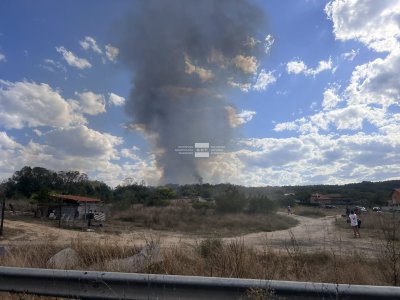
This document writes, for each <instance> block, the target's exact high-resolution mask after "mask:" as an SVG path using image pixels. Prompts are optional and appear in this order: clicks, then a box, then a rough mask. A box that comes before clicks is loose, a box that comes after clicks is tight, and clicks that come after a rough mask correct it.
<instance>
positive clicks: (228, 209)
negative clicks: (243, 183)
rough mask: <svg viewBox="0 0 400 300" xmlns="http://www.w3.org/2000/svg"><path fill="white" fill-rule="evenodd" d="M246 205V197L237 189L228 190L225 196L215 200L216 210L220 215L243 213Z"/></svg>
mask: <svg viewBox="0 0 400 300" xmlns="http://www.w3.org/2000/svg"><path fill="white" fill-rule="evenodd" d="M246 204H247V199H246V197H245V196H244V195H243V194H242V193H241V192H239V190H238V189H237V188H235V187H230V188H228V189H227V190H226V191H225V193H224V194H222V195H220V196H218V197H217V198H215V206H216V207H215V208H216V210H217V211H218V212H220V213H239V212H242V211H243V210H244V208H245V206H246Z"/></svg>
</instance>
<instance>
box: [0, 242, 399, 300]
mask: <svg viewBox="0 0 400 300" xmlns="http://www.w3.org/2000/svg"><path fill="white" fill-rule="evenodd" d="M149 243H154V240H152V239H151V237H150V238H149ZM69 246H70V247H72V248H73V249H75V250H76V251H77V252H78V253H79V255H80V257H81V258H82V262H81V265H79V266H77V267H76V268H75V269H85V270H88V269H89V270H99V271H118V270H108V269H104V267H103V266H104V265H105V264H104V263H105V262H106V261H109V260H111V259H115V258H125V257H129V256H132V255H134V254H136V253H138V251H139V248H137V247H132V246H127V245H123V244H111V243H109V242H106V241H104V242H99V243H98V244H96V245H93V244H89V243H87V242H85V241H83V240H74V241H72V242H71V244H70V245H69ZM397 246H399V245H397ZM59 250H61V248H60V247H59V246H54V245H51V244H42V245H29V246H12V247H10V248H8V250H7V252H6V255H5V256H4V257H2V258H0V264H1V265H2V266H14V267H33V268H46V267H48V265H47V264H46V262H47V261H48V259H49V258H50V257H51V256H53V255H54V254H55V253H57V252H58V251H59ZM162 255H163V258H164V259H163V261H162V262H160V263H156V264H153V265H150V266H146V268H145V269H143V270H140V272H143V273H154V274H170V275H171V274H173V275H196V276H215V277H233V278H255V279H270V280H291V281H311V282H331V283H344V284H366V285H391V284H393V282H392V281H393V280H392V279H393V277H392V276H391V275H390V274H389V276H388V274H387V270H388V269H390V266H389V265H390V264H391V262H390V261H387V260H386V261H385V260H382V257H372V258H371V257H367V256H366V255H363V253H362V252H355V253H351V254H346V255H344V254H342V253H335V252H334V251H332V250H327V251H318V252H314V253H310V252H306V251H304V250H303V249H302V248H301V246H299V244H298V243H297V242H296V239H295V237H294V236H292V241H291V242H290V243H288V245H286V247H284V248H283V249H282V250H281V251H280V252H276V251H273V250H272V248H270V247H269V246H268V245H267V244H266V245H265V246H264V249H262V250H256V249H255V248H252V247H248V246H246V245H245V243H244V242H243V240H241V239H235V240H233V241H230V242H226V243H224V242H223V241H222V240H220V239H205V240H202V241H201V242H198V243H197V244H195V245H187V244H177V245H175V246H172V247H169V248H162ZM127 271H128V272H129V270H127ZM133 271H137V270H132V272H133ZM253 292H254V293H257V291H253ZM0 296H1V297H2V298H1V299H55V298H38V297H36V298H35V297H33V296H21V297H19V296H18V297H17V296H15V295H9V294H5V293H3V294H0Z"/></svg>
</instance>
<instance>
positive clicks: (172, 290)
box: [0, 267, 400, 300]
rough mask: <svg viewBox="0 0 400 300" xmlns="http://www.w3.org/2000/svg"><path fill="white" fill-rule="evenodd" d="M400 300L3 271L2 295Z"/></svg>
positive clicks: (371, 293) (279, 286)
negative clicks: (263, 292) (12, 293)
mask: <svg viewBox="0 0 400 300" xmlns="http://www.w3.org/2000/svg"><path fill="white" fill-rule="evenodd" d="M249 290H253V291H256V292H255V293H256V294H257V295H263V294H262V291H263V290H265V291H267V293H266V294H264V296H265V298H261V299H363V300H367V299H400V287H386V286H363V285H345V284H338V285H337V284H328V283H312V282H292V281H276V280H256V279H235V278H218V277H197V276H176V275H155V274H134V273H113V272H94V271H92V272H86V271H72V270H52V269H51V270H50V269H28V268H11V267H0V291H6V292H17V293H27V294H36V295H42V296H58V297H65V298H75V299H76V298H78V299H165V300H169V299H196V300H197V299H207V300H212V299H252V296H251V293H248V292H249Z"/></svg>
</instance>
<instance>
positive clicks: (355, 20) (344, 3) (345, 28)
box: [325, 0, 400, 52]
mask: <svg viewBox="0 0 400 300" xmlns="http://www.w3.org/2000/svg"><path fill="white" fill-rule="evenodd" d="M325 12H326V14H327V15H328V18H329V19H331V20H332V22H333V32H334V34H335V37H336V38H337V39H338V40H341V41H347V40H357V41H360V42H362V43H364V44H365V45H366V46H368V47H369V48H371V49H374V50H375V51H379V52H382V51H389V52H390V51H392V50H394V49H398V48H399V39H400V30H399V18H400V1H398V0H385V1H384V0H380V1H376V0H335V1H331V2H329V3H328V4H327V5H326V7H325Z"/></svg>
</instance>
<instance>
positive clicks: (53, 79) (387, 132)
mask: <svg viewBox="0 0 400 300" xmlns="http://www.w3.org/2000/svg"><path fill="white" fill-rule="evenodd" d="M168 1H170V0H164V1H153V2H152V3H153V5H155V6H157V5H161V3H164V5H165V3H168ZM177 1H178V2H179V0H177ZM182 1H183V0H182ZM136 2H138V1H136ZM136 2H135V1H122V0H117V1H106V0H98V1H94V0H91V1H66V0H59V1H51V0H40V1H28V0H21V1H13V0H3V1H1V2H0V179H6V178H8V177H10V176H11V175H12V174H13V173H14V172H15V171H17V170H19V169H21V168H22V167H24V166H32V167H34V166H40V167H45V168H47V169H51V170H54V171H61V170H79V171H81V172H84V173H87V174H88V175H89V177H90V178H91V179H96V180H101V181H104V182H105V183H107V184H109V185H110V186H113V187H114V186H117V185H119V184H122V183H123V182H124V179H126V178H131V179H132V180H134V181H137V182H140V181H144V182H145V183H146V184H148V185H157V184H160V183H163V178H164V179H165V172H166V171H168V170H167V168H171V164H169V165H168V167H166V163H165V159H166V158H168V159H169V158H170V157H174V158H176V160H175V159H174V161H173V165H175V166H177V167H176V168H177V169H176V170H178V172H179V171H180V169H179V165H180V163H179V160H180V159H182V164H183V162H184V161H186V160H187V157H188V155H192V156H190V157H193V161H194V162H195V165H201V168H199V169H198V171H199V173H200V175H199V176H201V178H202V181H203V182H209V183H226V182H230V183H234V184H240V185H246V186H267V185H270V186H271V185H274V186H275V185H279V186H281V185H308V184H344V183H352V182H360V181H366V180H367V181H383V180H391V179H399V178H400V176H399V174H400V72H399V70H400V0H380V1H375V0H332V1H323V0H318V1H317V0H314V1H313V0H282V1H262V0H259V1H248V2H249V3H250V4H251V5H252V6H254V7H256V8H257V11H259V12H260V13H261V14H262V15H263V18H264V19H265V22H260V25H259V26H258V27H257V28H254V30H253V31H254V32H255V35H248V36H247V37H246V39H245V40H243V41H240V43H241V44H240V45H239V46H241V47H242V48H243V47H244V46H245V47H247V48H248V49H250V50H253V48H257V49H258V50H260V51H258V52H257V55H253V54H247V53H246V54H244V53H239V52H238V53H235V54H234V55H233V56H231V57H228V56H227V54H226V53H221V52H218V49H215V48H212V47H211V46H210V47H208V46H209V45H207V44H206V45H199V47H201V49H205V53H207V55H208V56H207V57H202V58H204V59H202V60H200V59H196V57H195V54H194V53H195V52H196V51H194V52H193V53H189V52H185V51H184V50H183V49H176V53H177V54H178V56H177V57H178V58H179V59H180V58H181V62H180V63H181V65H182V66H183V67H182V69H181V71H182V74H183V76H186V77H187V78H189V79H196V80H197V81H196V85H200V84H201V88H202V89H203V90H204V89H207V87H210V86H212V87H213V88H214V87H215V82H218V95H217V94H215V95H214V94H213V95H212V96H210V97H215V99H217V98H221V99H222V98H223V102H220V103H224V105H225V104H226V106H218V107H219V108H221V107H225V108H226V112H220V113H219V114H220V115H221V120H224V118H225V117H227V120H228V121H227V122H228V125H229V127H230V135H229V143H228V144H226V143H225V141H224V142H223V143H222V141H221V144H223V145H222V146H223V151H222V152H221V153H219V154H218V155H216V154H215V155H213V153H212V150H210V149H212V147H214V146H221V145H218V141H214V140H213V141H212V143H211V144H210V145H209V146H208V147H210V148H209V149H206V151H208V152H210V156H209V157H207V158H204V157H203V158H194V154H193V153H192V154H182V153H180V152H179V151H177V150H179V147H182V146H192V150H193V149H194V150H193V151H197V150H196V148H193V146H194V145H193V143H192V142H193V140H190V142H188V143H187V145H181V144H178V143H177V144H176V145H175V147H176V148H178V149H171V148H165V147H164V144H163V143H161V142H160V138H159V135H161V134H165V132H168V134H170V137H171V139H172V138H173V137H174V136H175V135H179V134H180V133H181V132H186V131H187V130H188V129H187V128H185V127H186V126H185V125H183V126H182V125H181V126H180V128H179V127H178V128H176V127H173V128H174V129H173V130H170V131H166V130H164V129H163V127H165V126H169V125H168V124H164V123H162V124H161V125H162V126H161V127H157V126H153V125H154V123H151V124H150V125H149V124H147V125H146V126H144V125H143V124H142V123H140V124H139V123H138V119H140V117H141V115H140V111H141V110H142V108H143V107H139V106H138V103H139V102H138V101H137V98H135V97H138V96H137V95H138V93H137V91H138V90H139V89H140V88H143V87H140V86H139V83H138V82H140V81H138V80H137V78H141V77H140V76H143V74H141V72H143V73H146V72H147V71H146V70H145V71H143V70H144V69H143V68H146V65H147V61H146V60H144V63H141V66H140V68H139V67H138V66H139V63H140V57H139V58H138V57H135V59H132V63H131V60H129V59H127V57H129V55H130V53H131V52H135V53H136V52H140V51H139V50H137V51H136V50H135V49H142V50H143V49H146V48H145V47H144V46H143V47H142V45H141V43H140V45H138V44H134V45H133V46H131V47H132V49H133V50H132V49H131V48H126V43H124V42H122V40H127V39H128V40H129V39H130V35H131V34H132V35H135V34H136V35H138V33H142V32H143V30H144V32H146V28H147V27H145V29H141V28H140V29H139V28H137V27H134V26H138V24H139V23H135V22H134V21H131V18H137V19H145V20H148V19H149V18H148V17H147V16H146V15H142V14H145V13H146V12H145V10H143V11H142V10H141V9H140V5H136V4H137V3H136ZM175 2H176V1H175ZM171 3H172V2H171ZM175 4H176V3H175ZM171 7H172V8H171V9H170V10H166V11H165V15H166V16H165V19H166V20H168V21H167V22H171V20H174V17H173V16H172V14H177V13H179V11H178V12H176V11H175V12H174V11H173V6H171ZM194 11H196V10H194ZM223 11H224V10H223V8H222V14H223ZM203 13H204V12H203ZM206 13H207V11H206ZM169 14H171V18H168V17H169ZM210 18H211V14H210ZM189 19H191V18H189ZM195 19H196V18H195ZM203 19H205V18H202V21H201V22H200V23H199V24H196V26H198V27H197V28H198V29H199V30H200V31H201V30H203V29H202V28H205V27H207V25H208V24H207V20H203ZM217 19H218V18H217ZM196 20H197V19H196ZM150 21H152V22H154V23H155V24H158V23H157V22H158V21H157V20H156V18H155V19H154V20H151V18H150ZM239 21H241V20H239ZM239 23H240V22H239ZM241 23H243V22H241ZM244 23H245V22H244ZM139 25H140V24H139ZM228 25H229V24H228ZM130 26H131V27H130ZM185 26H186V25H185ZM249 27H250V26H249ZM171 28H172V29H173V28H175V27H173V26H172V27H171ZM188 28H189V29H190V28H191V27H188ZM172 29H171V30H172ZM157 30H158V29H157ZM163 30H164V28H162V26H160V28H159V33H157V35H153V34H150V35H149V36H148V39H149V41H150V40H152V43H153V44H152V45H153V46H154V45H156V46H155V47H156V48H157V51H155V52H154V53H162V51H163V49H164V48H163V47H164V43H166V42H161V40H158V39H156V38H155V36H160V37H163V32H168V30H170V27H168V28H165V30H164V31H163ZM212 30H213V29H212V28H211V29H208V31H205V32H209V33H210V34H212ZM169 34H170V32H169ZM238 36H239V35H238ZM217 37H218V36H217ZM164 38H166V40H167V39H168V38H169V37H168V36H166V37H164ZM178 38H179V36H178ZM220 38H221V39H223V38H225V37H223V36H220ZM145 39H146V38H145ZM145 39H144V40H143V45H147V43H148V41H146V40H145ZM175 39H176V38H175ZM213 39H215V36H213ZM204 40H207V39H204ZM236 40H237V39H236ZM213 42H214V43H215V44H218V41H217V42H215V40H213ZM158 43H159V44H158ZM177 44H179V43H177ZM165 47H167V46H165ZM261 50H262V51H261ZM169 51H170V49H169ZM151 53H153V52H151ZM153 63H154V65H155V66H156V65H157V64H163V63H166V62H165V60H163V59H162V58H158V57H153V58H152V63H151V65H152V64H153ZM171 63H173V62H171ZM149 67H150V64H149ZM233 69H235V70H236V71H237V72H239V71H240V72H241V73H240V74H242V75H243V76H242V75H241V76H239V77H238V76H236V77H234V76H233V75H232V76H226V73H228V74H230V73H229V72H231V70H233ZM217 71H218V72H217ZM237 72H234V74H236V75H237V74H238V73H237ZM220 74H224V77H221V76H222V75H220ZM232 74H233V73H232ZM187 78H184V80H186V79H187ZM238 78H239V79H240V80H238ZM189 79H188V80H189ZM184 82H186V81H184ZM191 82H192V81H191ZM191 84H193V83H191ZM211 84H212V85H211ZM182 89H183V87H182ZM195 100H196V101H197V98H194V100H193V101H195ZM160 101H162V100H160ZM169 101H170V100H169ZM177 101H178V100H177ZM179 101H180V100H179ZM199 101H204V100H201V99H200V100H199ZM215 101H219V100H215ZM221 101H222V100H221ZM150 103H151V101H149V102H143V103H141V105H144V107H146V105H147V106H149V105H150ZM168 103H169V102H168ZM221 105H222V104H221ZM146 108H147V107H146ZM225 108H222V110H224V109H225ZM181 114H184V111H183V112H180V111H178V113H177V115H181ZM189 117H190V118H191V115H190V116H189ZM141 124H142V125H141ZM190 126H191V125H187V127H190ZM196 126H200V125H198V124H197V125H196ZM204 126H206V125H204ZM185 130H186V131H185ZM207 130H208V132H210V134H211V132H213V131H214V129H213V128H212V127H210V128H207ZM215 130H217V129H215ZM203 131H204V130H203ZM205 136H206V135H205ZM194 139H195V141H197V140H196V137H194ZM173 141H174V140H173ZM197 142H210V141H208V140H205V139H204V134H203V135H202V136H201V139H200V140H198V141H197ZM169 146H171V145H169ZM166 151H167V152H168V151H169V152H168V153H167V154H165V152H166ZM174 155H175V156H176V157H175V156H174ZM179 155H180V156H179ZM190 159H192V158H190ZM172 167H173V166H172ZM174 178H175V177H174ZM166 180H167V181H168V178H167V179H166ZM164 181H165V180H164ZM191 181H192V180H191V179H188V181H187V182H185V181H184V180H183V181H182V182H179V183H189V182H191ZM164 183H165V182H164Z"/></svg>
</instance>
